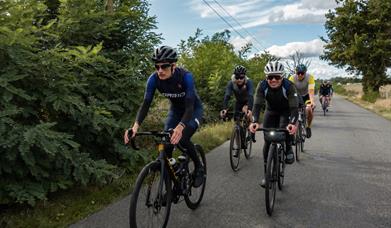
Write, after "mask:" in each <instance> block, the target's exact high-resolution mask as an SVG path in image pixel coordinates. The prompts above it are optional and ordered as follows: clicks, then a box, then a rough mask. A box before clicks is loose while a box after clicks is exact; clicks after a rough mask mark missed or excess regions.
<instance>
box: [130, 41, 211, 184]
mask: <svg viewBox="0 0 391 228" xmlns="http://www.w3.org/2000/svg"><path fill="white" fill-rule="evenodd" d="M177 58H178V57H177V52H176V51H175V50H174V49H173V48H171V47H168V46H161V47H160V48H157V49H156V50H155V52H154V54H153V57H152V60H153V61H154V62H155V68H156V72H155V73H153V74H152V75H151V76H149V78H148V81H147V86H146V90H145V94H144V101H143V103H142V105H141V107H140V109H139V110H138V113H137V116H136V121H135V123H134V124H133V126H132V128H131V129H132V131H133V135H132V137H134V136H135V134H136V132H137V130H138V128H139V126H140V125H141V123H142V122H143V120H144V118H145V117H146V115H147V113H148V110H149V107H150V105H151V103H152V100H153V97H154V94H155V90H156V89H157V90H158V91H159V92H160V93H161V94H162V95H163V96H164V97H166V98H168V99H169V100H170V101H171V107H170V110H169V113H168V117H167V119H166V123H165V126H164V130H168V129H173V133H172V136H171V143H172V144H178V143H180V144H181V145H182V146H183V147H184V148H185V149H186V153H188V155H189V156H190V158H191V159H192V160H193V161H194V164H195V172H194V175H195V181H194V186H195V187H199V186H201V185H202V183H203V180H204V173H205V170H204V167H203V166H202V164H201V162H200V160H199V158H198V156H197V155H196V152H195V148H194V144H193V143H192V142H191V141H190V140H191V137H192V136H193V134H194V133H195V131H196V130H197V128H198V127H199V125H200V121H201V118H202V114H203V107H202V103H201V100H200V98H199V96H198V94H197V91H196V89H195V84H194V80H193V75H192V73H190V72H189V71H186V70H185V69H183V68H180V67H177V65H176V61H177ZM124 141H125V144H127V143H128V142H129V138H128V130H126V131H125V135H124ZM173 148H174V146H173V145H166V146H165V150H166V152H167V155H168V156H169V157H171V156H172V151H173Z"/></svg>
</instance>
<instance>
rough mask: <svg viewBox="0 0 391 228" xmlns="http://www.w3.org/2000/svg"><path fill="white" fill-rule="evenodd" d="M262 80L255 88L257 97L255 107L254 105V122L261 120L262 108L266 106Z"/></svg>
mask: <svg viewBox="0 0 391 228" xmlns="http://www.w3.org/2000/svg"><path fill="white" fill-rule="evenodd" d="M261 84H262V81H260V82H259V83H258V85H257V88H256V90H255V99H254V107H253V116H254V122H256V123H258V122H259V115H260V112H261V108H263V107H265V95H264V94H263V91H262V86H261Z"/></svg>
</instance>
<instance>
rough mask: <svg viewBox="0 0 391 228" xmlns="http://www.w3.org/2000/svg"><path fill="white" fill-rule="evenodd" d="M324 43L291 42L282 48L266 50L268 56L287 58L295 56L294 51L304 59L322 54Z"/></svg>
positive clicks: (316, 40)
mask: <svg viewBox="0 0 391 228" xmlns="http://www.w3.org/2000/svg"><path fill="white" fill-rule="evenodd" d="M323 45H324V42H323V41H322V40H320V39H314V40H311V41H308V42H292V43H287V44H285V45H282V46H278V45H273V46H271V47H269V48H267V49H266V50H267V51H268V52H270V54H272V55H275V56H278V57H281V58H287V57H289V56H290V55H293V54H295V52H296V51H298V52H300V53H302V54H303V56H304V57H313V56H319V55H321V54H322V53H323Z"/></svg>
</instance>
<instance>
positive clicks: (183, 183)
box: [129, 131, 206, 228]
mask: <svg viewBox="0 0 391 228" xmlns="http://www.w3.org/2000/svg"><path fill="white" fill-rule="evenodd" d="M129 132H130V131H129ZM130 135H131V132H130V133H129V138H130ZM138 136H151V137H153V139H154V141H155V144H156V146H157V152H158V157H157V158H156V160H154V161H152V162H150V163H149V164H147V165H145V166H144V168H143V169H142V170H141V172H140V173H139V175H138V177H137V180H136V184H135V187H134V190H133V193H132V195H131V199H130V209H129V224H130V227H132V228H136V227H138V228H143V227H166V226H167V223H168V219H169V216H170V210H171V204H172V203H174V204H176V203H178V202H180V199H181V197H183V199H184V200H185V202H186V205H187V207H189V208H190V209H193V210H194V209H196V208H197V207H198V206H199V204H200V203H201V201H202V198H203V195H204V191H205V185H206V158H205V153H204V151H203V149H202V147H201V146H200V145H198V144H195V145H194V146H195V150H196V154H197V156H198V157H199V159H200V161H201V163H202V165H203V167H204V170H205V172H204V173H205V175H204V180H203V183H202V185H201V186H199V187H194V186H193V183H194V179H195V177H194V175H193V172H194V163H193V161H191V159H190V158H189V156H188V155H187V154H186V153H185V151H186V150H185V149H184V148H183V147H181V146H180V145H179V144H178V145H176V148H178V149H179V150H180V152H182V154H181V155H179V156H178V158H177V160H178V162H176V160H175V158H168V157H167V154H166V152H165V150H164V145H166V144H170V133H169V132H164V131H163V132H158V131H147V132H138V133H136V137H138ZM136 137H134V138H131V145H132V147H133V148H134V149H135V150H139V147H137V146H136V143H135V138H136Z"/></svg>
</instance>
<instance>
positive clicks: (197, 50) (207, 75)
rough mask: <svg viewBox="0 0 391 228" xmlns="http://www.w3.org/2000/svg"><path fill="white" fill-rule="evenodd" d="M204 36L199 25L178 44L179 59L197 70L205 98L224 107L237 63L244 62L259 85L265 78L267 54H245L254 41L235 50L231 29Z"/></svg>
mask: <svg viewBox="0 0 391 228" xmlns="http://www.w3.org/2000/svg"><path fill="white" fill-rule="evenodd" d="M201 36H202V31H201V30H199V29H198V30H197V31H196V33H195V35H194V36H191V37H189V38H188V39H187V41H181V44H180V45H179V48H178V49H179V52H180V54H181V58H180V61H179V63H180V64H181V65H183V66H184V67H185V68H187V69H188V70H190V71H191V72H192V73H193V74H194V76H195V81H196V84H197V90H198V93H199V94H200V97H201V99H202V101H203V102H204V103H205V104H206V105H207V107H209V108H210V109H212V110H214V111H217V110H220V109H221V108H222V103H223V97H224V92H225V87H226V85H227V83H228V81H229V80H231V76H232V74H233V70H234V67H235V66H236V65H243V66H245V67H246V68H247V74H248V76H249V77H250V78H251V79H252V80H253V81H255V82H254V83H255V85H256V83H257V82H258V81H259V80H261V79H262V78H264V73H263V68H264V66H265V64H266V61H267V60H266V55H255V56H254V57H252V58H249V59H246V58H244V57H245V56H246V55H247V54H248V53H249V52H250V50H251V45H245V46H244V47H242V48H241V49H240V51H239V52H236V51H235V50H234V47H233V45H232V44H230V43H229V40H230V37H231V34H230V31H228V30H225V31H223V32H219V33H215V34H214V35H213V36H212V37H208V36H206V37H204V38H201ZM231 100H233V99H231Z"/></svg>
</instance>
